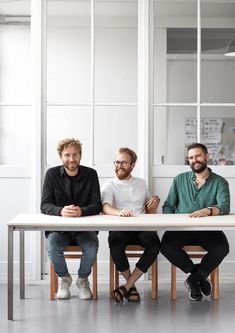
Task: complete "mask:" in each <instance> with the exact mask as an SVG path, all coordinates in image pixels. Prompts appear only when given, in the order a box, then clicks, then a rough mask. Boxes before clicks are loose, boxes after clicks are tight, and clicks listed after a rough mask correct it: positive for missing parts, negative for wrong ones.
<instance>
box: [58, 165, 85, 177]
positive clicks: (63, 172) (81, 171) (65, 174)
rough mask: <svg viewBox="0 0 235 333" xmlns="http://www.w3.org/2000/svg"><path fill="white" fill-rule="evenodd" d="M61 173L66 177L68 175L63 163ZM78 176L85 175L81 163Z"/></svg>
mask: <svg viewBox="0 0 235 333" xmlns="http://www.w3.org/2000/svg"><path fill="white" fill-rule="evenodd" d="M60 175H61V177H66V176H67V173H66V172H65V169H64V166H63V165H61V167H60ZM77 177H78V178H81V177H83V168H81V166H80V165H79V167H78V174H77Z"/></svg>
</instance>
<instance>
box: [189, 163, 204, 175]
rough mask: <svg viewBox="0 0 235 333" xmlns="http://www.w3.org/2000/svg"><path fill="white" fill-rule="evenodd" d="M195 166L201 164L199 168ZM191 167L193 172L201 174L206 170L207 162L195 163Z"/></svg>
mask: <svg viewBox="0 0 235 333" xmlns="http://www.w3.org/2000/svg"><path fill="white" fill-rule="evenodd" d="M195 164H199V165H198V166H197V167H195ZM190 167H191V169H192V171H193V172H195V173H201V172H203V171H204V170H206V168H207V163H206V161H198V162H194V163H192V164H190Z"/></svg>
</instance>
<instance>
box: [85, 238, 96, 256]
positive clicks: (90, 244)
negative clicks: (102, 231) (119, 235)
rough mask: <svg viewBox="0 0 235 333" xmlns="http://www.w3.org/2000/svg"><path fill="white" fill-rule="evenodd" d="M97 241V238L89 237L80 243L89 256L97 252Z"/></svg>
mask: <svg viewBox="0 0 235 333" xmlns="http://www.w3.org/2000/svg"><path fill="white" fill-rule="evenodd" d="M98 247H99V241H98V238H94V239H89V240H87V241H86V242H84V244H83V245H82V249H83V251H84V252H86V253H88V254H89V255H91V256H96V254H97V252H98Z"/></svg>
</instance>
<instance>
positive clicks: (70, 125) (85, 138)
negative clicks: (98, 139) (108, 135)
mask: <svg viewBox="0 0 235 333" xmlns="http://www.w3.org/2000/svg"><path fill="white" fill-rule="evenodd" d="M90 115H91V113H90V108H89V107H77V106H76V107H68V106H64V107H52V106H51V107H48V108H47V164H49V165H51V164H58V163H61V162H60V160H59V158H58V153H57V150H56V149H57V144H58V142H59V141H60V140H62V139H64V138H75V139H79V140H80V141H81V143H82V148H83V152H82V164H88V163H89V154H90V150H89V149H90V133H91V128H90V121H91V117H90Z"/></svg>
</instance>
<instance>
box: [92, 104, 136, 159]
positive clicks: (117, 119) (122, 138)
mask: <svg viewBox="0 0 235 333" xmlns="http://www.w3.org/2000/svg"><path fill="white" fill-rule="evenodd" d="M94 145H95V164H109V165H110V164H111V163H112V162H113V160H114V156H115V153H116V151H117V149H118V148H120V147H129V148H131V149H133V150H134V151H135V152H136V153H138V151H137V148H138V110H137V107H123V106H122V107H121V106H117V107H96V108H95V132H94Z"/></svg>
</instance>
